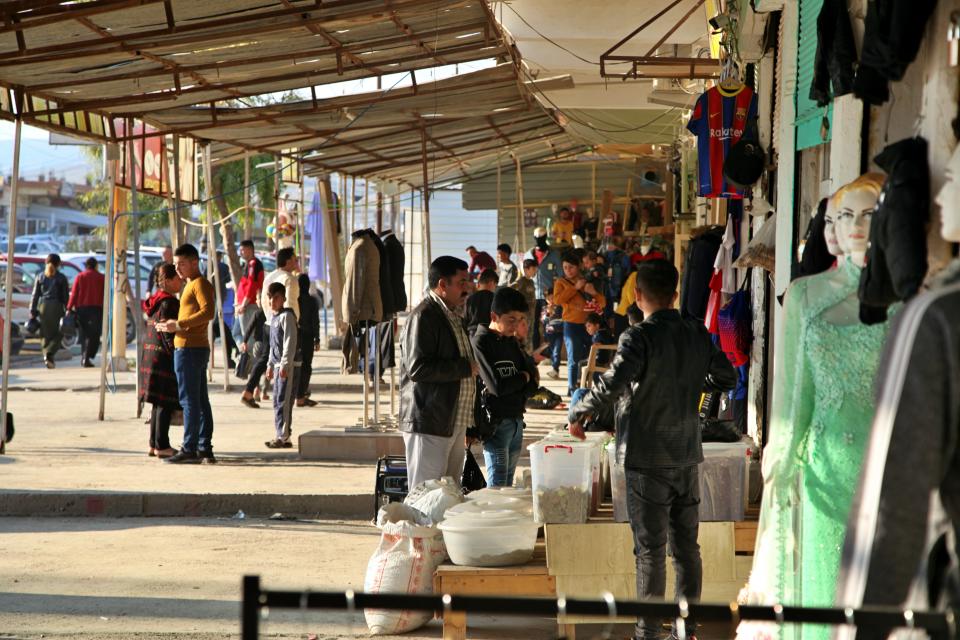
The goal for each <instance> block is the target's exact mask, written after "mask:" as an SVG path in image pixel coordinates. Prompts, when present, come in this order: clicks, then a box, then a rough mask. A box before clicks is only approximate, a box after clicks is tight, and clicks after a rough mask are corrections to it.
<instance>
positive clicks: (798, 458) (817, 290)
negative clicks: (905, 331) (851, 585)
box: [739, 260, 886, 640]
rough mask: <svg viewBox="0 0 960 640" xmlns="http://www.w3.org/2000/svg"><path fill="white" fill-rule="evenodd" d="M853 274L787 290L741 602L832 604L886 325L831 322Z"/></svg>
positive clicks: (766, 630)
mask: <svg viewBox="0 0 960 640" xmlns="http://www.w3.org/2000/svg"><path fill="white" fill-rule="evenodd" d="M859 277H860V268H859V267H858V266H856V265H855V264H854V263H853V262H852V261H851V260H845V261H844V262H843V264H842V265H841V266H840V267H839V268H838V269H837V270H834V271H829V272H826V273H822V274H819V275H816V276H810V277H809V278H800V279H798V280H795V281H794V282H793V284H791V286H790V288H789V289H788V290H787V295H786V299H785V304H784V323H783V326H784V332H783V335H782V336H781V337H778V339H779V340H782V343H781V344H783V345H784V347H783V349H784V352H783V357H782V358H781V359H780V360H779V361H778V363H777V371H776V373H775V374H774V378H773V379H774V384H775V387H774V399H773V415H772V418H771V425H770V436H769V440H768V444H767V446H766V448H765V449H764V451H763V458H762V472H763V478H764V488H763V501H762V505H761V511H760V524H759V528H758V531H757V542H756V550H755V553H754V560H753V569H752V571H751V574H750V580H749V582H748V584H747V594H748V600H747V602H748V603H749V604H765V605H772V604H776V603H782V604H784V605H802V606H805V607H830V606H833V603H834V595H835V593H836V584H837V573H838V569H839V565H840V554H841V548H842V546H843V540H844V534H845V532H846V524H847V516H848V515H849V510H850V505H851V502H852V500H853V493H854V488H855V486H856V481H857V478H858V477H859V473H860V467H861V463H862V461H863V458H864V454H865V453H866V447H867V439H868V438H869V434H870V422H871V420H872V418H873V412H874V406H873V398H872V395H871V392H870V389H871V388H872V385H873V379H874V374H875V372H876V370H877V365H878V362H879V359H880V351H881V347H882V344H883V340H884V338H885V335H886V326H885V325H873V326H867V325H862V324H860V323H858V322H853V323H852V324H848V325H843V324H833V323H831V322H829V321H828V320H827V319H826V318H825V316H824V314H825V312H828V311H829V310H831V309H832V308H834V307H836V306H837V305H838V304H841V303H843V302H845V301H847V300H849V299H850V298H851V296H853V295H855V293H856V288H857V281H858V279H859ZM831 631H832V630H831V629H830V628H829V627H826V626H815V625H809V626H806V627H804V628H803V629H802V630H801V634H802V639H803V640H811V639H817V640H820V639H822V640H827V639H828V638H829V637H830V634H831ZM782 633H783V631H782V629H781V628H779V627H778V626H776V625H773V626H771V625H770V624H769V623H744V624H743V625H741V628H740V635H739V637H741V638H743V637H757V636H758V635H761V636H763V637H771V638H778V637H782Z"/></svg>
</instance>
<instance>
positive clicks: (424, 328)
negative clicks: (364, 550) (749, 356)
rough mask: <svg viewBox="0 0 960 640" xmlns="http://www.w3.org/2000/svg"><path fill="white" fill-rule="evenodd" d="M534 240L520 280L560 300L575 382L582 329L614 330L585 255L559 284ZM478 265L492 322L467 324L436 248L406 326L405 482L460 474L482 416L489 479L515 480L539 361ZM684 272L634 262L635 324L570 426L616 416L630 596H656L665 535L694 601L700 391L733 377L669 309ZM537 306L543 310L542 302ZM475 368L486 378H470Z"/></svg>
mask: <svg viewBox="0 0 960 640" xmlns="http://www.w3.org/2000/svg"><path fill="white" fill-rule="evenodd" d="M538 249H539V250H540V252H539V255H537V256H536V257H535V258H530V259H531V260H535V259H536V258H541V260H540V262H539V263H538V264H537V265H536V266H537V267H539V269H538V271H537V273H531V274H529V276H528V277H532V278H533V280H534V282H535V284H536V285H537V295H538V297H539V296H540V295H543V296H545V297H547V298H552V300H553V303H555V304H556V303H559V304H560V305H562V306H563V310H562V311H561V312H560V313H561V319H560V321H561V322H562V327H563V328H562V335H563V339H564V341H565V342H566V345H567V350H568V354H569V355H568V359H569V360H570V361H571V371H570V376H571V377H570V380H569V381H572V380H573V373H574V370H573V368H572V366H573V365H574V364H576V360H577V354H579V353H581V352H580V344H582V343H586V342H587V338H586V336H588V334H593V335H594V336H596V335H598V334H600V333H604V332H605V333H607V335H608V336H609V331H608V329H607V326H606V325H607V324H608V323H607V321H606V320H605V319H604V317H603V315H602V313H603V309H604V307H605V306H606V305H605V302H606V300H605V299H604V297H603V293H602V292H603V288H602V283H598V282H596V281H594V280H593V278H594V276H595V274H591V273H590V272H589V269H590V262H589V261H587V264H586V265H584V261H583V259H582V255H580V254H578V253H574V252H566V253H564V254H563V257H562V258H561V265H562V267H561V268H562V274H561V273H555V274H550V275H552V276H553V280H554V282H552V283H550V284H549V285H546V284H545V283H544V281H545V280H546V278H541V277H540V275H541V273H542V272H543V271H544V266H543V259H545V258H548V257H550V256H549V254H550V251H551V250H550V249H549V247H545V246H543V245H541V246H539V247H538ZM584 266H586V267H587V269H586V271H587V272H586V273H584ZM485 271H489V270H481V271H480V273H481V278H482V280H483V282H482V283H481V287H482V288H481V291H478V292H477V293H475V294H474V296H477V295H481V294H482V299H483V300H486V299H489V307H488V308H489V318H485V319H484V320H479V321H476V322H475V323H474V324H473V328H472V331H470V332H468V329H467V321H466V319H465V318H464V315H463V314H461V313H460V309H461V308H462V307H464V306H465V305H466V304H467V303H468V292H469V290H470V289H471V287H472V284H471V276H470V266H469V265H468V264H467V263H466V262H464V261H463V260H460V259H458V258H455V257H452V256H442V257H440V258H437V259H436V260H434V262H433V264H432V265H431V266H430V272H429V276H428V284H429V291H428V293H427V295H426V296H425V297H424V299H423V301H422V302H421V303H420V304H419V305H417V307H416V308H414V310H413V311H412V312H411V314H410V316H409V318H408V320H407V324H406V326H405V328H404V330H403V333H402V334H401V348H402V358H401V367H400V369H401V402H400V430H401V431H402V432H403V439H404V444H405V447H406V459H407V475H408V482H409V485H410V487H411V488H412V487H414V486H416V485H417V484H420V483H422V482H424V481H426V480H431V479H438V478H440V477H443V476H452V477H454V478H456V479H459V478H460V477H461V475H462V472H463V463H464V448H465V447H469V445H470V444H471V443H472V442H473V440H474V437H475V436H476V435H477V432H476V429H477V428H479V427H481V423H483V422H485V421H486V420H487V419H489V421H490V423H491V428H489V429H488V430H487V431H486V433H485V434H483V444H484V457H485V459H486V463H487V482H488V486H503V485H509V484H512V481H513V473H514V471H515V469H516V464H517V460H518V459H519V456H520V452H521V443H522V437H523V428H524V423H523V413H524V405H525V401H526V399H527V398H528V397H529V395H530V394H531V393H533V392H534V391H535V390H536V389H537V385H538V384H539V375H538V372H537V364H538V362H537V361H538V359H539V358H537V357H536V356H535V355H534V354H533V353H532V352H531V351H530V350H528V349H527V348H526V347H525V342H524V338H525V337H526V335H527V333H526V332H527V330H528V329H530V328H531V327H528V326H527V312H528V304H527V301H526V299H525V297H524V296H523V295H522V294H521V293H520V292H519V291H518V290H516V289H514V288H512V287H509V286H504V287H500V288H496V285H493V286H492V287H491V286H490V284H489V283H490V282H491V279H490V276H486V277H484V275H483V274H484V273H485ZM525 271H526V270H525ZM550 271H554V270H552V269H551V270H550ZM678 281H679V274H678V272H677V269H676V268H675V267H674V266H673V264H672V263H670V262H668V261H666V260H663V259H653V260H650V261H645V262H643V263H642V264H638V265H637V267H636V270H635V271H634V273H633V275H632V276H631V278H630V279H629V281H628V282H629V286H630V287H631V288H632V291H631V292H630V299H631V304H632V305H636V307H637V309H638V311H639V312H640V315H636V314H631V318H632V319H633V320H635V322H634V323H633V324H630V325H628V326H627V328H626V329H625V330H624V331H623V332H622V334H621V335H620V339H619V344H618V347H617V351H616V356H615V357H613V359H612V361H611V362H610V368H609V369H608V370H607V371H606V372H605V373H604V374H603V375H602V376H600V377H599V380H598V381H597V383H596V384H595V385H594V387H593V388H592V389H591V390H589V391H587V392H584V393H582V394H578V395H579V396H580V397H579V398H578V401H577V402H572V403H571V406H570V409H569V423H568V427H567V428H568V430H569V432H570V434H571V435H573V436H574V437H576V438H580V439H583V438H585V433H584V431H585V429H586V428H587V424H588V423H589V422H590V421H591V419H592V418H593V417H594V416H597V415H600V414H603V413H614V412H615V413H616V419H615V421H614V423H615V424H616V428H617V433H616V441H617V458H618V462H620V463H621V464H623V465H624V466H625V468H626V475H627V492H628V493H627V508H628V512H629V520H630V525H631V529H632V532H633V536H634V542H635V554H636V559H637V560H636V561H637V594H638V597H639V598H641V599H662V598H663V597H664V595H665V582H666V567H665V562H666V548H667V544H668V543H669V544H670V548H671V554H672V555H673V557H674V562H675V565H676V568H677V592H678V594H679V595H681V596H683V597H684V598H686V599H688V600H689V601H696V600H697V599H699V597H700V595H701V589H702V571H703V570H702V561H701V557H700V548H699V545H698V543H697V537H698V531H699V503H700V488H699V487H700V485H699V464H700V463H701V462H702V461H703V450H702V445H701V436H700V424H699V416H698V404H699V403H698V401H699V398H700V395H701V393H703V392H704V391H727V390H729V389H732V388H733V387H734V386H735V384H736V381H737V375H736V371H735V370H734V368H733V366H732V365H731V364H730V362H729V360H728V359H727V357H726V355H725V354H724V353H723V352H722V351H721V350H720V349H719V348H718V347H717V346H716V345H715V344H714V342H713V340H712V338H711V336H710V335H709V333H708V332H707V330H706V327H705V326H704V325H703V323H702V322H700V321H697V320H693V319H685V318H682V317H681V315H680V312H679V311H677V310H676V309H675V308H674V302H675V301H676V299H677V285H678ZM624 286H627V285H624ZM491 289H492V290H491ZM472 302H474V303H475V304H471V305H470V310H469V312H468V313H467V314H466V315H467V316H469V317H470V318H471V319H472V320H477V318H476V314H477V309H478V308H480V306H481V305H480V304H479V303H477V301H476V300H472ZM544 302H546V300H545V301H544ZM486 305H487V302H486V301H484V302H483V306H484V307H486ZM551 306H552V305H551ZM543 308H544V310H545V311H547V310H549V307H548V306H547V305H546V304H545V305H544V306H543ZM587 326H589V327H590V329H589V330H588V329H587ZM553 327H554V328H553V332H554V333H555V332H556V325H553ZM547 329H548V330H549V329H550V327H549V326H548V327H547ZM471 335H472V338H471V337H470V336H471ZM478 376H479V378H480V381H481V382H480V384H477V383H476V382H475V379H476V378H477V377H478ZM571 386H572V384H571ZM477 394H479V396H478V395H477ZM478 407H480V408H482V409H483V410H484V411H485V413H484V412H480V411H477V408H478ZM686 625H687V626H686V632H687V634H689V635H690V636H692V635H693V634H694V633H695V631H696V623H695V621H694V620H693V619H692V618H688V619H687V620H686ZM659 635H660V629H659V625H658V623H655V622H654V621H653V620H645V619H640V620H639V621H638V624H637V628H636V637H637V638H643V639H650V638H654V637H659Z"/></svg>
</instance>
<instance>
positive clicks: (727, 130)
mask: <svg viewBox="0 0 960 640" xmlns="http://www.w3.org/2000/svg"><path fill="white" fill-rule="evenodd" d="M756 117H757V96H756V95H755V94H754V92H753V89H751V88H750V87H748V86H746V85H741V86H740V88H739V89H737V90H736V91H732V92H730V91H724V90H723V89H722V88H721V87H720V86H719V85H717V86H714V87H711V88H710V89H708V90H707V91H706V92H704V93H703V95H701V96H700V97H699V98H697V104H696V106H695V107H694V108H693V115H692V116H691V117H690V122H688V123H687V129H689V130H690V132H691V133H693V134H694V135H696V136H697V164H698V172H699V175H698V180H697V183H698V188H697V195H698V196H701V197H704V198H742V197H743V191H741V190H740V189H737V188H736V187H735V186H733V185H732V184H727V181H726V180H725V179H724V177H723V161H724V160H725V159H726V157H727V153H728V152H729V151H730V147H732V146H733V145H734V144H736V142H737V141H738V140H739V139H740V138H741V136H743V130H744V128H746V126H747V121H748V119H749V118H756Z"/></svg>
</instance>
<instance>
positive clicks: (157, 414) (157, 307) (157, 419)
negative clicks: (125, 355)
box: [140, 262, 183, 458]
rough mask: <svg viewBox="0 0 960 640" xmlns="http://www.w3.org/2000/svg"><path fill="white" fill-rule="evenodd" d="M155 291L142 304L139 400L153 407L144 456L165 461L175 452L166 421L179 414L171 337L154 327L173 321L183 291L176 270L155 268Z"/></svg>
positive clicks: (161, 267)
mask: <svg viewBox="0 0 960 640" xmlns="http://www.w3.org/2000/svg"><path fill="white" fill-rule="evenodd" d="M156 286H157V290H156V291H155V292H154V294H153V295H152V296H150V298H149V299H147V300H144V301H143V312H144V313H145V314H147V316H148V318H149V321H148V322H147V323H146V335H145V340H144V345H143V358H142V361H141V365H140V400H141V402H149V403H151V404H152V405H153V411H152V412H151V414H150V450H149V451H148V452H147V455H150V456H156V457H158V458H169V457H170V456H172V455H173V454H175V453H176V452H177V450H176V449H174V448H172V447H171V446H170V436H169V432H170V421H171V418H172V417H173V414H174V412H176V411H180V410H181V409H180V401H179V400H178V398H179V394H178V391H177V376H176V374H175V373H174V371H173V335H174V334H172V333H161V332H158V331H157V330H156V329H155V328H154V324H156V323H157V322H159V321H163V320H176V319H177V314H178V312H179V311H180V301H179V300H178V299H177V294H179V293H180V289H181V288H182V287H183V282H182V281H181V279H180V276H179V275H177V270H176V269H175V268H174V266H173V265H172V264H170V263H169V262H164V263H161V264H160V265H158V268H157V282H156Z"/></svg>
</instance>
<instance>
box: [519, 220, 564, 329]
mask: <svg viewBox="0 0 960 640" xmlns="http://www.w3.org/2000/svg"><path fill="white" fill-rule="evenodd" d="M533 240H534V243H535V244H536V246H535V247H534V248H532V249H530V251H527V253H526V255H525V256H524V258H525V259H527V260H536V262H537V273H536V276H535V277H534V279H533V283H534V285H536V293H537V307H536V309H534V316H536V317H537V318H540V317H542V316H543V309H544V307H546V306H547V292H548V291H553V281H554V280H556V279H557V278H558V277H559V276H561V275H562V273H563V267H562V264H561V262H560V253H559V252H558V251H556V250H555V249H553V248H552V247H551V246H550V245H549V244H547V230H546V229H545V228H544V227H537V228H536V229H534V230H533ZM541 328H542V327H541V326H540V323H539V322H538V323H537V324H536V325H535V326H534V329H535V331H534V334H533V346H534V348H536V347H539V346H540V344H541V343H542V342H543V340H544V335H543V333H542V332H541V331H540V329H541Z"/></svg>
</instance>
